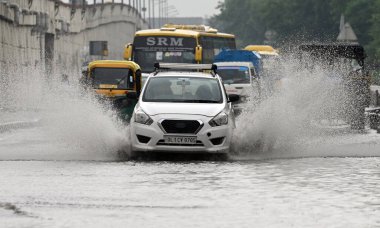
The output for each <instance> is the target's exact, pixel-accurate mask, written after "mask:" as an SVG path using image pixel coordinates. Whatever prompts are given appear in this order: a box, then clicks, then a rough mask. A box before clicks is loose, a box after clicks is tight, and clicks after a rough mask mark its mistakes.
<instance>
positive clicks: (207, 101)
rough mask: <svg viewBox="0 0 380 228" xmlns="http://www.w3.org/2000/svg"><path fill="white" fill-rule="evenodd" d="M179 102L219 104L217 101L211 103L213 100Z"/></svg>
mask: <svg viewBox="0 0 380 228" xmlns="http://www.w3.org/2000/svg"><path fill="white" fill-rule="evenodd" d="M181 102H186V103H219V101H213V100H183V101H181Z"/></svg>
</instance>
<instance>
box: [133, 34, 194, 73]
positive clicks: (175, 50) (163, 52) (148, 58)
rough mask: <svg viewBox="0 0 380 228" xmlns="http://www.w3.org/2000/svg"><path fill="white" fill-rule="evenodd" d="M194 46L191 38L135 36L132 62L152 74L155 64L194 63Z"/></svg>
mask: <svg viewBox="0 0 380 228" xmlns="http://www.w3.org/2000/svg"><path fill="white" fill-rule="evenodd" d="M196 45H197V42H196V39H195V38H192V37H175V36H153V35H152V36H137V37H135V40H134V42H133V46H134V61H135V62H136V63H138V64H139V65H140V67H141V68H142V71H143V72H152V71H153V70H154V67H153V65H154V63H155V62H167V63H169V62H175V63H195V55H194V50H195V47H196Z"/></svg>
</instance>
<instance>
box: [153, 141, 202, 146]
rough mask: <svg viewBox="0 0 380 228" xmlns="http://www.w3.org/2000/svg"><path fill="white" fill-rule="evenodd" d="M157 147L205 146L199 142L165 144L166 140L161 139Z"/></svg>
mask: <svg viewBox="0 0 380 228" xmlns="http://www.w3.org/2000/svg"><path fill="white" fill-rule="evenodd" d="M157 146H191V147H194V146H204V145H203V143H202V141H199V140H197V143H195V144H175V143H165V140H163V139H161V140H160V141H158V142H157Z"/></svg>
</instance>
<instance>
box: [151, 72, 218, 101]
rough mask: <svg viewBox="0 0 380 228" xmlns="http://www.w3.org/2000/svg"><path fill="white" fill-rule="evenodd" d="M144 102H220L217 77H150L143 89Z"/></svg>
mask: <svg viewBox="0 0 380 228" xmlns="http://www.w3.org/2000/svg"><path fill="white" fill-rule="evenodd" d="M143 101H145V102H185V103H222V102H223V97H222V91H221V88H220V84H219V80H218V79H217V78H199V77H181V76H178V77H175V76H173V77H172V76H171V77H152V78H150V79H149V81H148V82H147V85H146V88H145V90H144V95H143Z"/></svg>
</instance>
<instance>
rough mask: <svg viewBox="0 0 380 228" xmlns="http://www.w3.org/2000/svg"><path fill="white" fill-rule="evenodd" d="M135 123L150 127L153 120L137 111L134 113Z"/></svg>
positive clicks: (142, 112)
mask: <svg viewBox="0 0 380 228" xmlns="http://www.w3.org/2000/svg"><path fill="white" fill-rule="evenodd" d="M135 122H136V123H141V124H146V125H151V124H152V123H153V120H152V119H151V118H150V117H149V116H148V114H146V113H145V112H144V111H142V110H138V111H136V113H135Z"/></svg>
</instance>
